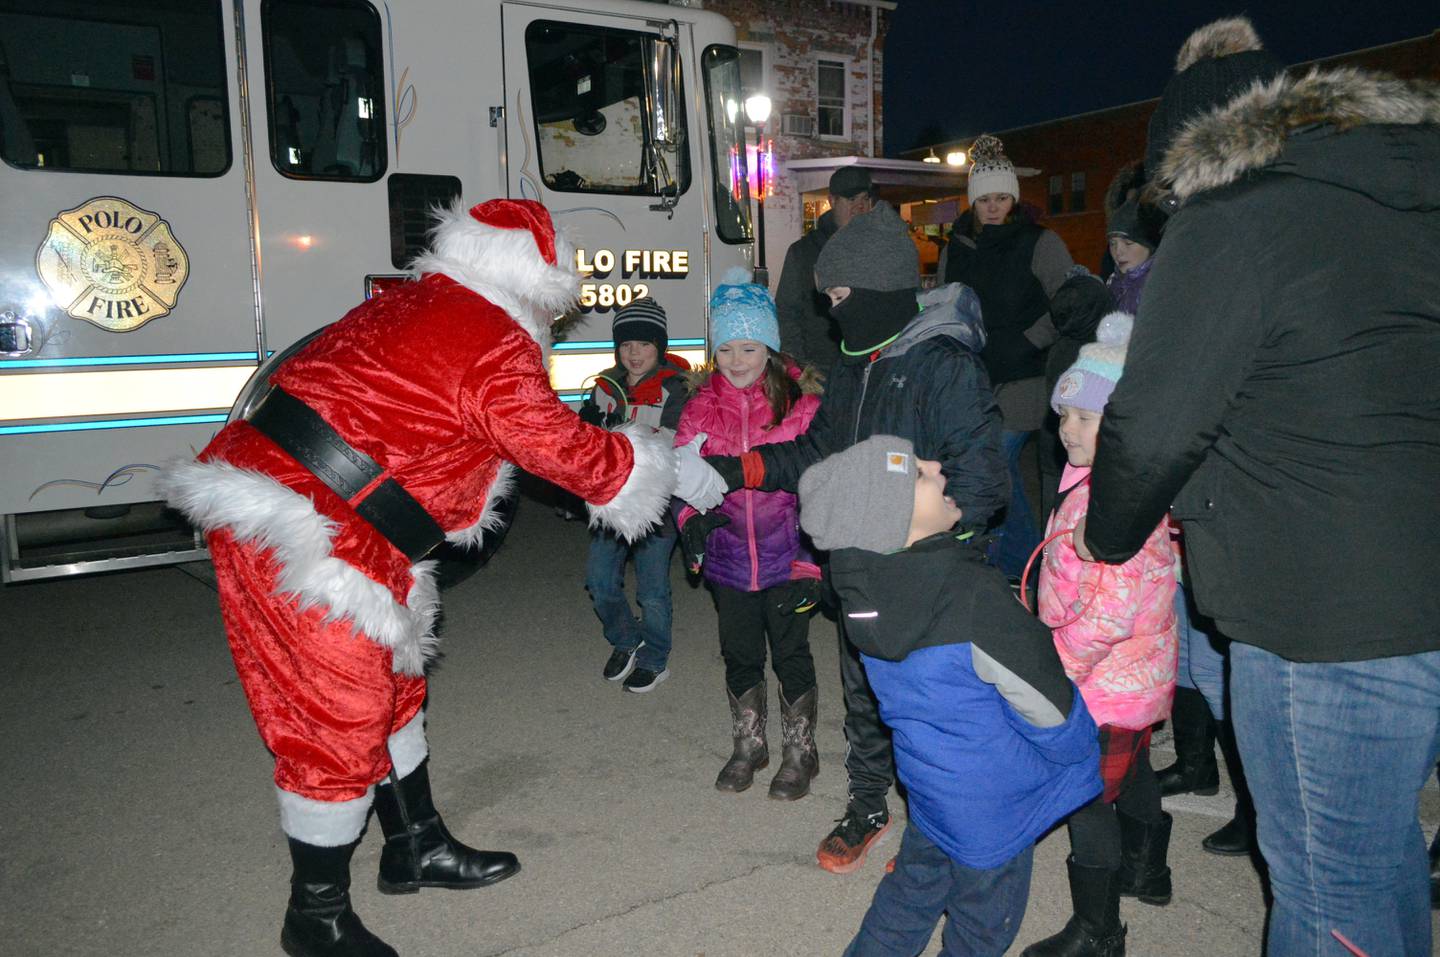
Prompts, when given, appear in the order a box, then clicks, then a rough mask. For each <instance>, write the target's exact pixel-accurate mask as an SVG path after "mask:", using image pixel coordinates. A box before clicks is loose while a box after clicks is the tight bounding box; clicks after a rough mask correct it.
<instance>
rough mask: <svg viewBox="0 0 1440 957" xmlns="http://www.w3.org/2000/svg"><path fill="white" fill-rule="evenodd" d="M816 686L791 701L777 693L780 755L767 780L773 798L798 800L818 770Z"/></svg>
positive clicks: (807, 790)
mask: <svg viewBox="0 0 1440 957" xmlns="http://www.w3.org/2000/svg"><path fill="white" fill-rule="evenodd" d="M819 692H820V689H819V688H811V689H810V690H809V691H807V692H805V693H804V694H802V695H801V696H800V697H799V699H798V700H796V701H795V703H794V704H791V703H790V702H788V701H786V700H785V695H784V694H781V695H780V738H781V740H782V741H783V742H784V747H785V751H784V755H783V757H782V759H781V761H780V770H779V771H776V772H775V777H773V778H771V779H770V796H771V797H772V798H774V799H775V800H777V801H798V800H799V799H800V798H803V797H804V796H805V795H807V794H809V793H810V780H811V778H813V777H815V775H817V774H819V773H820V752H819V751H818V750H817V749H816V747H815V709H816V702H817V700H818V695H819Z"/></svg>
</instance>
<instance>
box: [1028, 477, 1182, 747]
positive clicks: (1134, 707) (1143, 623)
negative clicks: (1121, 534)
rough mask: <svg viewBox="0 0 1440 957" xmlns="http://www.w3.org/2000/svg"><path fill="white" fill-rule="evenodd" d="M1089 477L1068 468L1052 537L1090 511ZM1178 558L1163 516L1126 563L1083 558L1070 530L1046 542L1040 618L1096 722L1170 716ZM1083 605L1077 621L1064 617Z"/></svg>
mask: <svg viewBox="0 0 1440 957" xmlns="http://www.w3.org/2000/svg"><path fill="white" fill-rule="evenodd" d="M1089 480H1090V470H1089V469H1088V468H1084V469H1078V468H1074V467H1072V466H1067V467H1066V469H1065V475H1064V478H1063V480H1062V482H1061V487H1062V488H1070V489H1071V491H1070V492H1069V494H1067V495H1066V496H1065V498H1064V500H1063V501H1062V502H1061V503H1060V508H1059V509H1058V510H1057V511H1056V512H1055V513H1054V514H1053V515H1051V516H1050V522H1049V525H1048V526H1047V527H1046V529H1045V536H1046V537H1047V538H1048V537H1049V536H1051V535H1053V534H1055V533H1056V532H1058V531H1060V530H1061V529H1068V528H1074V527H1075V525H1076V524H1077V523H1078V522H1079V521H1080V519H1081V518H1083V517H1084V516H1085V513H1086V511H1087V510H1088V509H1089V507H1090V481H1089ZM1072 486H1073V487H1072ZM1178 557H1179V556H1178V551H1177V549H1176V546H1175V543H1174V541H1173V540H1172V539H1171V537H1170V529H1169V527H1168V525H1167V524H1166V523H1165V522H1161V523H1160V525H1159V527H1157V528H1156V529H1155V531H1153V532H1152V533H1151V534H1150V537H1149V538H1147V539H1146V540H1145V545H1144V547H1142V548H1141V549H1140V551H1139V552H1137V553H1136V554H1135V555H1134V556H1133V557H1132V558H1131V559H1130V560H1129V561H1127V562H1126V563H1125V564H1123V565H1102V564H1100V563H1098V562H1086V561H1082V560H1081V558H1080V556H1079V555H1077V554H1076V553H1075V546H1074V544H1073V543H1072V542H1071V540H1070V536H1069V535H1064V536H1062V537H1060V538H1057V539H1056V540H1055V541H1053V542H1051V543H1050V544H1049V545H1047V546H1045V557H1044V561H1043V563H1042V564H1041V566H1040V619H1041V620H1042V621H1044V622H1045V624H1047V625H1049V626H1051V628H1052V629H1053V630H1054V635H1055V647H1056V649H1057V650H1058V651H1059V652H1060V661H1061V663H1063V664H1064V666H1065V673H1066V674H1067V675H1069V676H1070V680H1071V681H1073V682H1075V685H1076V687H1078V688H1079V689H1080V694H1081V695H1082V696H1083V697H1084V698H1085V705H1086V707H1088V708H1089V709H1090V714H1091V716H1093V717H1094V718H1095V723H1096V724H1108V725H1113V726H1115V727H1119V728H1127V729H1130V730H1134V731H1139V730H1142V729H1144V728H1148V727H1149V726H1150V725H1152V724H1154V723H1155V722H1157V721H1161V720H1164V719H1165V718H1168V717H1169V716H1170V705H1171V702H1172V701H1173V700H1174V697H1175V669H1176V665H1177V663H1178V660H1179V639H1178V634H1177V631H1176V623H1175V568H1176V562H1177V559H1178ZM1097 582H1098V587H1099V592H1098V593H1097V592H1096V587H1097ZM1092 595H1094V599H1093V600H1092V599H1091V596H1092ZM1087 603H1088V605H1087ZM1082 608H1084V609H1085V613H1084V615H1083V616H1082V617H1081V618H1080V619H1079V620H1077V621H1074V622H1072V623H1070V624H1065V623H1066V622H1069V621H1070V620H1071V619H1072V618H1074V617H1075V616H1076V614H1077V613H1079V612H1080V610H1081V609H1082ZM1056 625H1064V627H1062V628H1056V627H1055V626H1056Z"/></svg>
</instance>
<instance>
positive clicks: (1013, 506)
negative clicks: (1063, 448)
mask: <svg viewBox="0 0 1440 957" xmlns="http://www.w3.org/2000/svg"><path fill="white" fill-rule="evenodd" d="M1034 434H1035V433H1034V432H1011V431H1010V430H1008V429H1006V430H1005V431H1003V432H1001V433H1000V449H1001V451H1002V452H1003V453H1004V455H1005V464H1006V467H1007V468H1008V469H1009V471H1010V504H1009V505H1008V506H1006V508H1005V521H1004V522H1002V523H1001V524H1000V527H999V528H997V529H995V551H994V553H993V555H992V556H991V557H992V564H993V565H994V566H995V567H996V568H998V569H1000V570H1001V571H1002V572H1004V573H1005V575H1006V576H1007V577H1009V578H1019V577H1020V573H1021V572H1023V571H1024V570H1025V562H1026V561H1028V560H1029V558H1030V553H1031V552H1032V551H1034V550H1035V546H1036V545H1039V544H1040V533H1039V532H1038V531H1036V529H1035V512H1034V511H1033V510H1032V509H1031V508H1030V499H1029V498H1027V497H1026V496H1025V478H1024V476H1022V475H1021V474H1020V453H1021V452H1023V451H1024V450H1025V444H1026V443H1027V442H1029V441H1030V437H1031V436H1032V435H1034Z"/></svg>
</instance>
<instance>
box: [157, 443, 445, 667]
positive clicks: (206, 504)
mask: <svg viewBox="0 0 1440 957" xmlns="http://www.w3.org/2000/svg"><path fill="white" fill-rule="evenodd" d="M156 485H157V487H158V488H159V490H160V493H161V495H163V496H164V497H165V500H166V501H167V502H169V503H170V505H171V506H173V507H174V508H175V509H177V510H179V511H180V512H181V513H183V514H184V515H185V516H186V517H187V518H189V519H190V521H191V522H192V523H194V524H195V526H196V527H197V528H200V529H201V530H203V531H206V532H211V531H215V530H217V529H221V528H224V529H228V530H229V531H230V533H231V534H232V535H234V536H235V539H236V541H238V542H241V543H244V544H255V545H257V546H258V547H260V548H262V549H269V550H273V551H274V553H275V558H276V560H277V562H278V563H279V565H280V570H279V573H278V575H277V576H276V582H275V590H276V593H277V594H282V595H286V594H288V595H294V596H295V597H296V599H297V601H298V603H299V610H301V611H304V610H306V609H308V608H324V609H325V621H335V620H338V619H346V620H348V621H349V622H350V624H351V626H352V627H353V628H354V629H355V630H356V631H358V632H360V633H361V634H363V635H365V636H366V637H367V638H369V639H371V640H372V641H374V642H376V643H377V644H379V645H381V646H383V647H385V648H389V649H390V650H391V652H392V654H393V657H394V670H395V671H396V672H397V673H400V674H408V675H420V674H423V673H424V671H425V660H426V658H428V657H429V656H431V655H432V654H434V651H435V645H436V641H437V639H436V637H435V633H434V629H433V626H434V624H435V616H436V614H437V612H438V611H439V607H440V595H439V591H438V589H437V588H436V586H435V574H434V571H435V563H434V562H420V563H418V564H416V565H412V566H410V574H411V577H412V579H413V582H414V583H413V584H412V585H411V586H410V591H409V594H408V595H406V598H405V604H404V605H401V604H399V603H397V602H396V601H395V599H394V597H393V596H392V595H391V593H390V590H389V589H388V588H386V587H385V586H384V585H381V584H380V583H379V582H377V581H374V580H372V579H370V578H368V577H366V575H364V574H363V573H362V572H361V571H360V570H359V569H357V568H355V567H353V566H351V565H350V564H349V563H347V562H345V561H343V560H342V559H339V558H336V557H335V556H334V555H333V554H332V552H331V542H332V540H333V538H334V536H335V532H336V530H337V526H336V523H335V522H333V521H331V520H330V519H328V518H326V517H325V516H323V515H321V514H320V513H319V512H317V511H316V510H315V503H313V502H312V501H310V499H309V498H307V497H305V496H304V495H301V494H299V493H298V492H295V491H293V490H291V489H289V488H286V487H285V486H284V485H281V484H280V483H279V482H277V481H275V480H274V479H272V478H270V477H269V476H268V475H264V474H262V473H260V472H255V471H251V470H249V469H242V468H237V467H236V466H234V465H231V464H230V463H228V462H197V461H194V460H182V461H178V462H174V463H172V464H170V465H169V466H168V467H167V468H166V469H165V471H164V472H162V473H161V475H160V477H159V478H158V479H157V480H156Z"/></svg>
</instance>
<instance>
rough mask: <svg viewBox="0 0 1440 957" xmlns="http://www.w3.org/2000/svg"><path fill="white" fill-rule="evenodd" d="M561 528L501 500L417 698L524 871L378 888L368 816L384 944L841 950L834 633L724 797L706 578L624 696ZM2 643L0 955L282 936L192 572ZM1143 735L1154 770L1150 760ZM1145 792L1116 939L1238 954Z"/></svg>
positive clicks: (233, 699)
mask: <svg viewBox="0 0 1440 957" xmlns="http://www.w3.org/2000/svg"><path fill="white" fill-rule="evenodd" d="M585 545H586V532H585V528H584V526H583V524H582V523H579V522H569V523H567V522H563V521H561V520H559V519H557V518H556V517H555V516H554V515H553V514H552V513H551V512H550V511H549V509H548V508H545V507H544V506H542V505H540V504H538V503H536V502H533V501H526V502H524V504H523V506H522V508H521V510H520V515H519V518H518V519H517V522H516V526H515V528H514V529H513V531H512V534H511V536H510V539H509V541H507V542H506V544H505V546H504V547H503V548H502V549H501V550H500V552H499V554H498V555H497V556H496V557H495V559H494V560H493V561H492V563H491V564H490V566H489V567H487V568H486V569H484V570H483V571H482V572H480V573H479V574H478V575H476V576H475V577H473V578H471V579H469V580H468V581H466V582H464V583H462V584H460V585H458V586H457V587H455V588H454V589H452V590H451V591H450V592H449V593H447V595H446V600H445V618H444V627H443V642H442V648H443V650H444V656H443V659H442V660H441V661H440V663H439V665H438V667H437V668H436V669H435V670H434V673H433V675H432V680H431V690H430V705H429V718H430V720H429V739H430V745H431V778H432V780H433V782H434V786H435V792H436V800H437V804H438V806H439V807H440V809H441V811H442V813H443V814H444V816H445V819H446V821H447V823H448V824H449V826H450V828H451V830H452V831H454V832H455V833H456V834H457V835H459V836H460V837H461V838H462V839H464V840H466V841H468V842H470V843H471V844H474V845H476V846H479V847H491V848H504V849H509V850H513V851H515V852H516V853H517V854H518V855H519V856H520V859H521V861H522V864H523V868H524V869H523V871H522V872H521V873H520V874H519V875H518V876H516V877H515V878H512V879H511V880H508V881H506V882H504V883H502V884H499V885H496V886H494V887H491V888H487V889H483V890H479V891H466V892H448V891H437V890H431V891H425V892H424V893H422V894H419V895H413V896H408V897H385V896H382V895H380V894H379V893H378V892H377V891H376V889H375V886H374V877H373V875H374V873H375V870H376V867H377V863H378V858H379V850H380V839H379V835H378V826H377V825H375V824H374V822H373V821H372V824H371V828H370V831H369V832H368V833H367V835H366V837H365V840H364V842H363V843H362V844H361V847H360V850H359V852H358V853H357V854H356V857H355V863H354V900H355V907H356V909H357V911H358V912H359V913H360V915H361V916H362V917H363V919H364V920H365V922H366V923H367V925H369V926H370V927H371V928H372V929H373V930H374V931H376V932H377V933H378V934H380V935H381V936H382V937H383V938H384V939H386V940H387V941H388V942H389V943H391V944H392V945H393V946H395V947H396V948H397V949H398V950H399V951H400V952H401V953H402V954H405V955H433V957H450V955H466V957H478V955H497V957H498V955H507V957H590V955H631V954H634V955H677V957H681V955H684V957H730V955H734V957H751V955H762V954H763V955H802V957H808V955H836V954H839V953H840V952H841V951H842V950H843V949H844V947H845V944H846V943H847V941H848V940H849V939H850V937H851V936H852V935H853V934H854V932H855V929H856V927H857V926H858V925H859V922H860V919H861V917H862V916H863V914H864V912H865V909H866V907H867V906H868V904H869V900H870V896H871V894H872V893H873V890H874V887H875V884H876V882H878V881H879V880H880V878H881V876H882V875H883V873H884V865H885V862H886V860H888V859H889V858H890V857H891V856H892V855H893V854H894V853H895V851H896V849H897V848H898V846H899V834H900V830H901V825H902V824H903V804H902V803H901V802H900V801H899V800H898V799H896V798H894V797H893V796H892V801H891V807H892V811H893V812H894V813H895V817H896V819H897V820H896V826H895V827H894V828H893V829H892V832H891V834H890V835H888V836H887V837H886V838H885V839H884V840H883V842H882V843H881V845H880V846H879V847H878V848H877V849H876V850H875V852H874V853H872V854H871V855H870V857H869V859H868V860H867V861H866V863H865V865H864V867H863V868H861V869H860V870H859V871H857V872H856V873H854V874H851V875H848V876H843V877H842V876H836V875H833V874H829V873H826V872H824V871H822V870H820V869H819V868H818V867H817V866H816V865H815V861H814V854H815V847H816V845H817V843H818V842H819V840H820V838H821V837H822V836H823V835H824V834H825V833H826V832H827V831H828V830H829V829H830V828H831V827H832V826H833V822H834V820H835V819H836V818H838V817H839V816H840V814H841V812H842V811H843V809H844V804H845V773H844V767H843V764H842V759H843V754H844V739H843V735H842V733H841V717H842V706H841V703H840V694H839V671H838V664H837V660H836V656H837V648H836V637H835V626H834V625H833V624H832V623H831V622H829V621H827V620H825V619H823V618H816V619H815V620H814V621H813V623H812V626H811V646H812V648H813V650H814V654H815V659H816V666H817V670H818V672H819V676H820V730H819V745H820V761H821V773H820V777H819V778H818V779H817V780H816V782H815V786H814V790H813V793H812V794H811V796H809V797H807V798H805V799H803V800H801V801H798V802H795V803H793V804H786V803H781V802H777V801H771V800H769V799H768V798H767V796H766V791H765V784H766V783H767V782H768V775H769V773H771V772H762V777H761V779H760V780H759V782H758V783H757V785H756V786H755V787H754V788H752V789H751V790H750V791H748V792H746V793H744V794H741V795H731V794H721V793H719V792H717V791H715V790H714V788H713V787H712V782H713V780H714V777H715V773H716V772H717V771H718V770H719V768H720V766H721V764H722V763H723V762H724V760H725V758H726V757H727V756H728V754H729V750H730V741H729V718H728V714H727V709H726V702H725V691H724V679H723V666H722V663H721V660H720V656H719V648H718V641H717V638H716V628H715V612H714V608H713V606H712V604H711V602H710V599H709V596H708V594H707V593H706V592H705V591H703V590H701V589H695V588H692V587H691V586H689V585H688V584H686V583H685V581H684V578H683V576H682V574H681V569H680V562H679V561H678V560H677V561H676V562H675V565H674V569H673V571H674V585H675V588H674V592H675V650H674V653H673V656H672V658H671V664H670V666H671V674H670V678H669V680H668V681H666V682H665V683H663V684H662V685H660V686H659V688H658V689H657V690H656V691H654V692H653V693H651V694H646V695H633V694H625V693H622V692H621V690H620V688H619V686H618V685H616V684H610V683H608V682H606V681H604V680H603V679H602V678H601V676H600V670H601V666H602V665H603V663H604V661H605V658H606V656H607V654H608V645H606V644H605V643H604V641H603V640H602V639H601V637H600V632H599V626H598V623H597V622H596V620H595V618H594V615H593V614H592V612H591V610H590V605H589V600H588V598H587V596H586V594H585V591H584V587H583V580H584V560H585ZM0 649H3V660H4V662H5V667H4V668H3V669H0V727H3V729H4V730H3V736H0V740H3V750H0V758H3V760H0V767H3V771H4V773H3V783H0V849H3V850H0V953H4V954H6V955H9V957H29V955H36V957H40V955H45V957H51V955H55V957H59V955H72V954H73V955H176V957H180V955H184V957H201V955H247V957H248V955H266V954H278V953H280V950H279V946H278V938H279V928H280V918H281V915H282V913H283V911H284V907H285V899H286V894H287V892H288V886H287V880H288V877H289V862H288V858H287V855H286V852H285V844H284V839H283V837H282V835H281V833H280V830H279V826H278V819H277V813H276V807H275V799H274V793H273V788H272V785H271V781H270V773H271V764H270V760H269V757H268V755H267V754H266V752H265V750H264V749H263V747H262V746H261V744H260V741H259V738H258V736H257V735H256V733H255V729H254V726H253V724H252V723H251V719H250V715H249V712H248V711H247V710H246V707H245V701H244V699H243V696H242V694H241V691H240V688H239V686H238V683H237V681H236V678H235V674H234V670H233V667H232V665H231V662H230V656H229V652H228V650H227V648H226V644H225V639H224V633H223V630H222V628H221V624H220V616H219V611H218V607H217V604H216V597H215V593H214V591H213V584H212V582H211V580H210V576H209V568H208V566H206V565H191V566H185V567H183V568H166V569H154V570H148V571H140V572H129V573H124V574H117V575H109V576H97V577H90V578H81V579H69V580H59V581H53V582H42V583H35V584H30V585H25V586H10V587H6V588H4V589H0ZM771 694H772V704H771V735H772V740H775V741H777V742H778V738H779V727H778V722H779V718H778V708H777V707H776V706H775V704H774V699H773V696H774V694H775V691H774V688H773V684H772V689H771ZM1166 741H1167V737H1166V736H1165V735H1164V734H1162V735H1161V736H1160V737H1159V738H1158V739H1157V743H1156V749H1155V760H1156V763H1157V764H1166V763H1168V762H1169V760H1170V759H1171V756H1172V755H1171V753H1170V751H1169V749H1168V744H1167V743H1166ZM775 750H776V751H777V752H778V747H777V748H775ZM775 766H778V761H777V762H776V763H775V764H772V771H773V768H774V767H775ZM1166 807H1167V808H1168V809H1169V810H1170V811H1171V813H1172V814H1173V815H1174V818H1175V824H1174V835H1173V838H1172V845H1171V851H1170V861H1171V864H1172V866H1173V868H1174V871H1175V899H1174V901H1173V902H1172V903H1171V904H1170V905H1169V906H1168V907H1152V906H1147V905H1144V904H1140V903H1137V902H1134V901H1125V902H1124V903H1123V905H1122V917H1123V919H1124V920H1125V921H1126V922H1127V923H1128V925H1129V941H1128V953H1129V954H1130V955H1132V957H1191V955H1195V957H1198V955H1202V954H1203V955H1206V957H1213V955H1252V954H1259V952H1260V941H1261V938H1262V934H1263V925H1264V917H1265V907H1264V901H1263V895H1262V886H1261V881H1260V879H1259V877H1258V876H1257V872H1256V869H1255V867H1254V866H1253V865H1252V863H1251V862H1250V861H1248V860H1246V859H1234V858H1220V857H1215V856H1212V855H1209V854H1205V853H1203V852H1201V850H1200V840H1201V838H1202V837H1203V836H1204V835H1205V834H1207V833H1209V832H1210V831H1211V830H1214V829H1215V828H1216V827H1218V826H1219V825H1220V824H1222V823H1223V822H1224V821H1225V820H1226V819H1227V818H1228V817H1229V816H1230V811H1231V807H1232V798H1231V795H1230V793H1229V791H1228V788H1222V791H1221V793H1220V794H1219V795H1217V796H1215V797H1210V798H1203V797H1194V796H1183V797H1180V798H1174V799H1167V800H1166ZM1422 817H1423V819H1424V822H1425V825H1426V828H1427V833H1430V832H1431V831H1433V829H1434V828H1435V827H1436V825H1437V824H1440V799H1437V794H1436V792H1435V791H1434V790H1429V791H1427V792H1426V793H1425V795H1424V801H1423V806H1422ZM1067 850H1068V848H1067V840H1066V837H1065V834H1064V831H1063V829H1061V830H1060V831H1059V832H1057V833H1053V834H1051V835H1050V836H1049V837H1047V838H1046V839H1045V840H1044V841H1042V842H1041V844H1040V846H1039V848H1038V850H1037V853H1036V856H1035V873H1034V879H1033V882H1032V887H1031V895H1030V905H1029V910H1028V912H1027V913H1026V916H1025V922H1024V926H1023V927H1022V928H1021V931H1020V935H1019V937H1018V939H1017V942H1016V946H1015V947H1014V948H1013V949H1012V953H1019V951H1020V950H1021V949H1022V948H1023V947H1024V946H1025V945H1026V944H1028V943H1030V942H1032V941H1035V940H1037V939H1039V938H1041V937H1044V936H1047V935H1048V934H1051V933H1053V932H1054V931H1056V930H1058V929H1059V928H1060V927H1061V926H1062V925H1063V924H1064V922H1065V920H1066V918H1067V917H1068V916H1069V912H1070V907H1069V892H1068V889H1067V887H1066V883H1065V868H1064V859H1065V855H1066V853H1067ZM1437 939H1440V922H1437ZM926 953H927V954H933V953H938V936H937V938H936V940H934V941H932V943H931V946H930V948H929V949H928V950H927V951H926Z"/></svg>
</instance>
